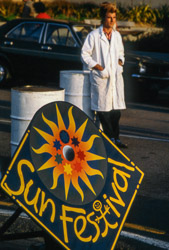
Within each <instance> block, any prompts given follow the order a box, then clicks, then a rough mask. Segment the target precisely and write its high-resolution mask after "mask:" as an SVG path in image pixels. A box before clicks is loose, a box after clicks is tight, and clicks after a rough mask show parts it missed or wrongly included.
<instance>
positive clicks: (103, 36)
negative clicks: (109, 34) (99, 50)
mask: <svg viewBox="0 0 169 250" xmlns="http://www.w3.org/2000/svg"><path fill="white" fill-rule="evenodd" d="M99 33H100V39H101V40H102V41H104V42H106V43H107V44H109V41H108V40H107V38H106V36H105V34H104V32H103V25H101V26H100V27H99Z"/></svg>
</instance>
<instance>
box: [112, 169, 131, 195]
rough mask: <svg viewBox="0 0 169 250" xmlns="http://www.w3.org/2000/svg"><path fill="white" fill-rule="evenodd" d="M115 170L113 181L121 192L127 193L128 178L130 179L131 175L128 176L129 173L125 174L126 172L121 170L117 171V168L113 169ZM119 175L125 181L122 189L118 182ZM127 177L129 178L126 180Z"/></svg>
mask: <svg viewBox="0 0 169 250" xmlns="http://www.w3.org/2000/svg"><path fill="white" fill-rule="evenodd" d="M113 170H114V172H113V179H114V183H115V185H116V187H117V188H118V189H119V190H120V191H121V192H126V191H127V189H128V181H127V178H130V175H129V174H127V173H125V172H123V171H121V170H119V169H117V168H115V167H113ZM117 175H118V176H120V177H121V178H122V179H123V181H124V186H123V187H121V186H120V185H119V183H118V181H117ZM126 177H127V178H126Z"/></svg>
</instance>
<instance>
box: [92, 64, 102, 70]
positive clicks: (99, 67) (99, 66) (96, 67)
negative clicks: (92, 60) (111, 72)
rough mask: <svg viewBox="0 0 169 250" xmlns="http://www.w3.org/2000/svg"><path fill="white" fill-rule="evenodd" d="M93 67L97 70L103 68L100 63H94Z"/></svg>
mask: <svg viewBox="0 0 169 250" xmlns="http://www.w3.org/2000/svg"><path fill="white" fill-rule="evenodd" d="M93 69H96V70H99V71H102V70H104V68H103V67H102V66H101V65H100V64H96V65H95V66H94V67H93Z"/></svg>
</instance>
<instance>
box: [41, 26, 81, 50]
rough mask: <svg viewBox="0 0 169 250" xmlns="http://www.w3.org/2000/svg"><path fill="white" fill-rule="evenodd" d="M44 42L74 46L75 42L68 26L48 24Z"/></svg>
mask: <svg viewBox="0 0 169 250" xmlns="http://www.w3.org/2000/svg"><path fill="white" fill-rule="evenodd" d="M45 42H46V43H48V44H55V45H63V46H68V47H76V46H77V43H76V41H75V39H74V38H73V35H72V33H71V31H70V30H69V29H68V27H65V26H61V25H55V24H49V25H48V28H47V33H46V41H45Z"/></svg>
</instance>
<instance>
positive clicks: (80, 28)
mask: <svg viewBox="0 0 169 250" xmlns="http://www.w3.org/2000/svg"><path fill="white" fill-rule="evenodd" d="M73 29H74V31H75V32H76V34H77V35H78V37H79V39H80V41H81V42H82V43H83V42H84V40H85V38H86V37H87V35H88V34H89V33H90V32H91V31H92V30H93V27H92V26H84V25H74V26H73Z"/></svg>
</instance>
